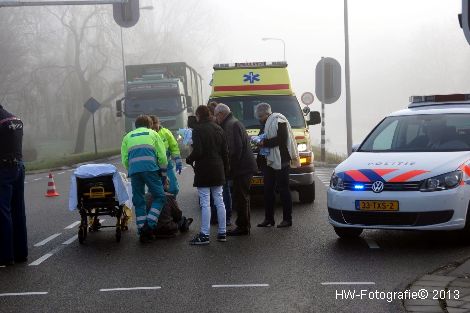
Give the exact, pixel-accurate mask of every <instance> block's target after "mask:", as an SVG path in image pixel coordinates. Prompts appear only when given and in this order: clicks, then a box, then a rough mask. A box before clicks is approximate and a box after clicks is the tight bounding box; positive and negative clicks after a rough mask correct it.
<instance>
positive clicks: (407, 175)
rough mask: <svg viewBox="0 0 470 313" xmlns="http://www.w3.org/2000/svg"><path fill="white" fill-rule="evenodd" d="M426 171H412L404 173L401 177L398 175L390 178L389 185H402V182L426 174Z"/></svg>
mask: <svg viewBox="0 0 470 313" xmlns="http://www.w3.org/2000/svg"><path fill="white" fill-rule="evenodd" d="M427 172H428V171H423V170H413V171H409V172H406V173H403V174H401V175H398V176H396V177H394V178H392V179H391V180H389V182H390V183H402V182H406V181H408V180H410V179H411V178H413V177H416V176H418V175H421V174H424V173H427Z"/></svg>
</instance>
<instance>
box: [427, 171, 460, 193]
mask: <svg viewBox="0 0 470 313" xmlns="http://www.w3.org/2000/svg"><path fill="white" fill-rule="evenodd" d="M462 178H463V174H462V171H460V170H459V171H454V172H450V173H447V174H443V175H439V176H435V177H431V178H428V179H425V180H424V181H423V182H422V183H421V188H420V191H424V192H430V191H440V190H447V189H453V188H455V187H457V186H459V185H460V183H461V182H462Z"/></svg>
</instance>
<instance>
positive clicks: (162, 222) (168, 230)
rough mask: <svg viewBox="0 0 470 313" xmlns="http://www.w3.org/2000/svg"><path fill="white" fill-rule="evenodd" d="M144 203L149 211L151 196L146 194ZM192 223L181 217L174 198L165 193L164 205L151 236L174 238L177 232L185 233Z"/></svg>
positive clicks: (190, 220)
mask: <svg viewBox="0 0 470 313" xmlns="http://www.w3.org/2000/svg"><path fill="white" fill-rule="evenodd" d="M145 201H146V203H147V210H150V207H151V205H152V201H153V199H152V194H150V193H147V194H146V195H145ZM192 222H193V219H192V218H187V217H185V216H183V212H182V211H181V209H180V208H179V206H178V202H176V199H175V196H174V195H173V194H171V193H166V204H165V206H164V207H163V210H162V212H161V213H160V218H159V219H158V223H157V227H156V228H155V229H154V231H153V234H154V235H155V237H157V238H171V237H174V236H176V234H177V233H178V230H179V231H180V232H182V233H185V232H187V231H188V230H189V226H190V225H191V223H192Z"/></svg>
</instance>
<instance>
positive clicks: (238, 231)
mask: <svg viewBox="0 0 470 313" xmlns="http://www.w3.org/2000/svg"><path fill="white" fill-rule="evenodd" d="M215 117H216V119H217V122H218V123H219V125H220V126H221V127H222V129H223V130H224V133H225V137H226V138H227V145H228V151H229V160H230V173H229V178H230V179H231V180H233V206H234V207H235V208H236V209H237V221H236V223H235V224H236V225H237V227H236V228H235V229H233V230H231V231H228V232H227V235H228V236H243V235H249V234H250V228H251V224H250V187H251V178H252V177H253V175H254V174H255V173H256V172H257V171H258V167H257V165H256V160H255V157H254V155H253V152H252V151H251V145H250V138H249V137H248V134H247V132H246V129H245V126H243V124H242V123H241V122H240V121H239V120H237V119H236V118H235V117H234V116H233V114H232V112H230V108H229V107H228V106H227V105H225V104H223V103H219V104H218V105H217V107H216V108H215Z"/></svg>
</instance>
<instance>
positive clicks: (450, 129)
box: [358, 114, 470, 152]
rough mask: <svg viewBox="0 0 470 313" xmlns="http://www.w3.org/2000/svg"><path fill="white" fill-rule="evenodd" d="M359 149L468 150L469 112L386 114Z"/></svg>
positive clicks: (370, 150) (396, 150)
mask: <svg viewBox="0 0 470 313" xmlns="http://www.w3.org/2000/svg"><path fill="white" fill-rule="evenodd" d="M358 151H359V152H447V151H470V114H439V115H437V114H427V115H407V116H391V117H387V118H386V119H384V120H383V121H382V122H381V123H380V124H379V125H378V126H377V127H376V128H375V129H374V130H373V131H372V133H371V134H369V136H368V137H367V138H366V140H365V141H364V143H363V144H362V145H361V147H360V148H359V150H358Z"/></svg>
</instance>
